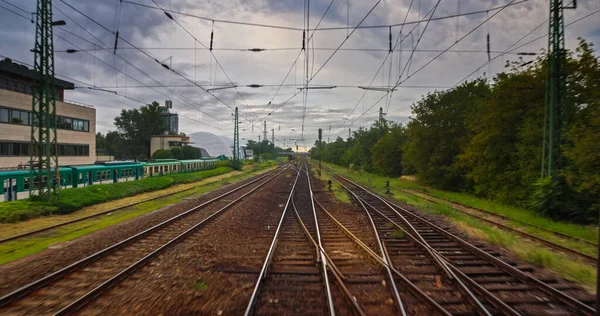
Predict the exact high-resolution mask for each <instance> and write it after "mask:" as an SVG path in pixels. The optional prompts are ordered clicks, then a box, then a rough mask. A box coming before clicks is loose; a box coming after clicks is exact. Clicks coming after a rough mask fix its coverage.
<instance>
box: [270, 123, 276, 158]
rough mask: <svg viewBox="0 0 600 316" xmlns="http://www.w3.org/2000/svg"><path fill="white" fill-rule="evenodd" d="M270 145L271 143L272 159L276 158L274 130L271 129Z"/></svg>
mask: <svg viewBox="0 0 600 316" xmlns="http://www.w3.org/2000/svg"><path fill="white" fill-rule="evenodd" d="M271 143H273V154H274V157H275V158H277V152H276V151H275V150H276V148H275V129H274V128H272V129H271Z"/></svg>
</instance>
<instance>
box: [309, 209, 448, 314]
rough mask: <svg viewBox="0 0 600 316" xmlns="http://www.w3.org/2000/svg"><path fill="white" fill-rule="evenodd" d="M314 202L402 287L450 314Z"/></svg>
mask: <svg viewBox="0 0 600 316" xmlns="http://www.w3.org/2000/svg"><path fill="white" fill-rule="evenodd" d="M315 202H316V204H317V205H318V206H319V208H321V210H322V211H323V212H324V213H325V214H326V215H327V216H328V217H329V218H330V219H331V220H332V221H333V222H334V223H335V225H336V226H338V227H339V228H340V229H341V230H342V232H344V234H346V236H348V237H349V238H350V239H351V240H352V241H353V242H354V243H356V244H357V245H358V246H359V247H360V248H361V249H362V250H363V251H364V252H365V253H366V254H367V255H369V256H370V257H371V258H373V259H374V260H375V261H376V262H378V263H379V264H380V265H381V266H383V267H388V268H389V269H390V270H391V271H392V272H393V273H394V275H395V276H396V277H397V278H398V279H399V280H400V281H401V283H402V284H403V285H404V287H405V288H406V289H407V290H408V291H409V292H411V293H412V294H413V295H414V296H416V297H417V298H419V299H421V300H422V301H423V302H426V303H427V304H429V305H430V306H432V307H433V308H434V309H435V311H437V312H438V313H439V314H440V315H447V316H449V315H452V314H451V313H449V312H448V311H447V310H446V309H445V308H443V307H442V306H441V305H440V304H438V303H437V302H436V301H434V300H433V299H432V298H431V297H429V295H427V294H425V292H423V291H421V289H419V288H418V287H417V286H416V285H415V284H414V283H413V282H412V281H410V280H409V279H408V278H407V277H406V276H404V275H403V274H402V273H401V272H400V271H398V270H396V269H395V268H394V267H393V266H391V265H389V264H386V263H385V262H384V261H383V259H382V258H381V257H380V256H379V255H378V254H376V253H375V252H374V251H373V250H372V249H371V248H370V247H369V246H368V245H366V244H365V243H364V242H362V241H361V240H360V238H358V237H356V236H355V235H354V234H353V233H352V232H351V231H350V230H349V229H348V228H346V227H345V226H344V225H343V224H342V223H340V222H339V221H338V220H337V219H336V218H335V217H334V216H333V215H331V213H329V211H327V209H325V207H324V206H323V205H322V204H321V203H320V202H319V200H317V199H315Z"/></svg>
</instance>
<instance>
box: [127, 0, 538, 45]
mask: <svg viewBox="0 0 600 316" xmlns="http://www.w3.org/2000/svg"><path fill="white" fill-rule="evenodd" d="M529 1H530V0H521V1H518V2H514V3H511V6H513V5H519V4H522V3H526V2H529ZM123 3H127V4H131V5H135V6H140V7H145V8H148V9H154V10H161V11H165V12H169V13H172V14H179V15H183V16H188V17H193V18H197V19H200V20H205V21H215V22H216V23H226V24H234V25H245V26H254V27H264V28H274V29H281V30H289V31H297V32H302V31H305V29H304V28H299V27H292V26H285V25H275V24H264V23H252V22H243V21H233V20H225V19H218V18H214V17H206V16H200V15H196V14H191V13H187V12H183V11H177V10H172V9H161V8H159V7H156V6H152V5H148V4H144V3H139V2H134V1H130V0H123ZM503 7H504V6H497V7H492V8H489V9H485V10H478V11H471V12H465V13H461V14H453V15H446V16H440V17H437V18H435V19H433V20H432V21H440V20H445V19H452V18H455V17H458V16H469V15H476V14H483V13H486V12H487V11H496V10H500V9H501V8H503ZM347 14H348V19H349V13H347ZM348 23H349V22H348ZM416 23H419V21H409V22H403V23H393V24H380V25H361V26H359V27H358V28H357V29H373V28H388V27H390V26H392V27H397V26H402V25H409V24H416ZM352 29H355V27H354V26H350V25H347V26H339V27H323V28H319V29H318V31H336V30H352ZM313 30H315V29H308V31H313ZM348 36H349V34H348V35H347V37H348Z"/></svg>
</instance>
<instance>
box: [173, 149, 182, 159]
mask: <svg viewBox="0 0 600 316" xmlns="http://www.w3.org/2000/svg"><path fill="white" fill-rule="evenodd" d="M171 155H172V156H173V158H175V159H177V160H182V159H183V150H182V149H181V147H171Z"/></svg>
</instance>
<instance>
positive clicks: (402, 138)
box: [371, 124, 406, 177]
mask: <svg viewBox="0 0 600 316" xmlns="http://www.w3.org/2000/svg"><path fill="white" fill-rule="evenodd" d="M405 142H406V131H405V129H404V127H403V126H402V125H401V124H398V125H396V124H392V125H391V127H390V128H389V132H388V133H386V134H385V135H384V136H383V137H382V138H381V139H379V141H377V143H376V144H375V145H374V146H373V147H372V148H371V161H372V162H373V166H374V168H375V171H376V172H377V173H378V174H381V175H384V176H388V177H398V176H400V175H402V174H403V173H402V149H401V148H402V145H403V144H404V143H405Z"/></svg>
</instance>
